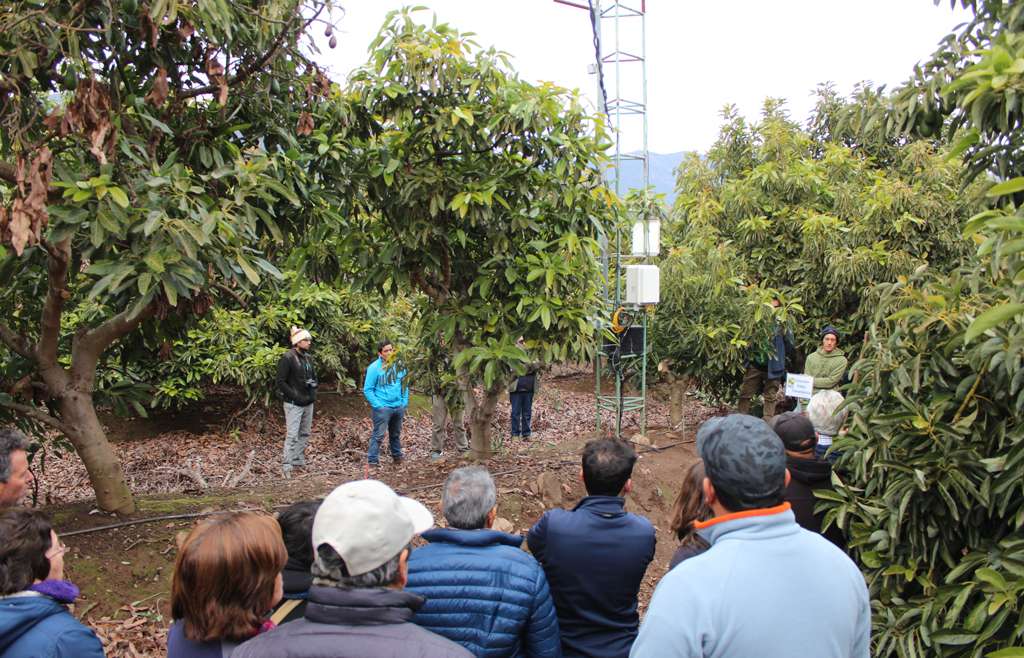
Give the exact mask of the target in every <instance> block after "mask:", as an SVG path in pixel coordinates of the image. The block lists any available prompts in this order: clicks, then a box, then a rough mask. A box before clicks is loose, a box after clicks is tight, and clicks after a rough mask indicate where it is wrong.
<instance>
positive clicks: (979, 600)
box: [825, 1, 1024, 657]
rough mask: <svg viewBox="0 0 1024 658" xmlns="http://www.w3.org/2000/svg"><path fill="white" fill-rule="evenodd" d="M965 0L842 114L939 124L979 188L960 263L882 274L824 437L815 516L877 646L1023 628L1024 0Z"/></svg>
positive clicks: (931, 647) (991, 641) (1007, 643)
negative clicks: (852, 376)
mask: <svg viewBox="0 0 1024 658" xmlns="http://www.w3.org/2000/svg"><path fill="white" fill-rule="evenodd" d="M961 4H962V5H963V6H964V7H965V8H969V9H972V10H973V11H974V12H975V17H974V19H973V20H972V21H970V22H968V23H967V24H965V25H964V26H963V27H962V28H961V29H960V30H959V31H958V32H957V33H955V34H952V35H950V36H949V37H947V38H946V39H944V40H943V42H942V43H941V44H940V46H939V49H938V50H937V51H936V53H935V54H934V55H933V56H932V58H931V59H930V60H928V61H926V62H925V63H924V64H923V65H922V66H920V67H919V68H918V69H917V70H915V72H914V75H913V77H912V78H911V79H910V81H909V82H908V83H907V84H906V85H904V86H903V87H901V88H900V89H898V90H896V92H895V93H894V94H893V95H892V96H891V97H890V98H888V99H886V102H885V103H883V104H881V105H880V106H879V107H876V108H874V110H873V111H872V112H866V113H855V114H852V115H850V116H849V117H847V120H849V121H864V122H865V123H867V122H868V121H870V122H872V125H873V126H875V127H877V133H878V134H879V135H882V136H883V137H884V138H889V139H891V138H894V137H895V136H897V135H899V134H900V133H901V132H903V131H906V132H909V133H921V132H933V131H934V130H936V129H939V130H944V131H945V134H946V135H947V136H949V137H950V138H951V139H952V140H953V141H954V142H955V143H956V146H955V148H956V150H957V151H963V153H964V157H965V161H966V164H967V167H966V171H965V174H964V177H963V183H964V184H965V185H969V184H971V183H972V181H973V182H974V184H983V185H984V186H985V187H986V188H988V189H987V196H988V198H989V200H990V201H991V204H990V207H989V208H987V209H985V210H983V211H982V212H980V213H978V214H977V215H975V216H974V217H972V218H971V219H970V220H969V221H967V222H965V223H964V224H963V227H962V228H963V231H964V234H965V236H967V237H968V238H970V239H971V240H972V242H973V243H974V245H975V247H976V249H975V250H974V251H972V253H971V254H970V255H969V257H968V258H967V259H966V261H965V262H964V264H963V266H962V267H960V268H956V269H954V270H953V271H951V272H942V271H936V270H935V269H934V268H930V267H929V268H920V269H919V270H917V271H915V272H914V273H913V274H911V275H909V276H906V277H901V278H899V279H897V280H896V281H895V282H893V283H891V284H889V285H886V286H883V287H882V288H881V290H880V296H879V298H878V299H879V302H878V304H877V305H876V307H875V311H874V312H875V316H874V322H873V324H872V326H871V328H870V333H869V336H870V341H871V343H870V349H869V350H865V356H864V358H862V359H861V361H860V363H858V364H857V365H856V370H857V371H859V372H860V377H859V378H858V380H857V382H856V383H855V384H854V385H853V386H852V387H851V390H850V391H849V396H848V405H849V408H850V412H851V413H850V431H849V434H848V435H846V436H845V437H840V438H839V439H838V440H837V441H836V443H835V447H836V450H838V451H840V452H842V453H843V456H842V458H841V459H840V462H839V467H840V469H841V470H842V471H844V475H843V477H842V480H841V481H840V482H839V483H838V486H837V487H836V491H835V492H834V493H830V494H826V496H827V498H828V500H827V502H826V503H825V505H827V506H828V512H827V517H826V518H827V519H828V520H830V521H834V522H835V523H838V524H839V525H840V526H842V527H843V528H844V529H845V530H846V532H847V534H848V535H849V537H850V540H851V541H850V546H851V547H853V555H854V557H855V558H856V559H857V560H858V562H859V563H860V564H861V568H862V570H863V571H864V574H865V577H866V578H867V581H868V584H869V587H870V591H871V595H872V599H873V608H874V618H873V622H872V626H873V629H874V630H873V635H874V638H875V640H874V641H875V650H874V651H873V655H878V656H917V655H935V656H964V657H966V656H971V657H974V656H979V657H980V656H1010V655H1021V652H1022V650H1021V649H1019V648H1017V649H1013V648H1010V647H1012V646H1017V647H1019V646H1020V645H1022V644H1024V607H1022V605H1021V602H1022V600H1024V541H1022V539H1021V538H1022V531H1024V481H1022V479H1021V477H1020V473H1021V467H1022V465H1024V421H1022V419H1024V368H1022V362H1024V294H1022V290H1024V287H1022V284H1024V258H1022V255H1021V254H1022V249H1024V211H1022V209H1021V206H1020V200H1021V192H1022V191H1024V163H1022V161H1021V160H1020V153H1021V150H1020V149H1021V145H1022V144H1024V108H1021V105H1020V93H1021V89H1024V39H1022V34H1024V31H1022V30H1024V7H1022V6H1021V5H1020V4H1019V3H999V2H970V1H965V2H962V3H961ZM936 126H938V128H936ZM886 131H888V132H886ZM978 181H984V182H983V183H978Z"/></svg>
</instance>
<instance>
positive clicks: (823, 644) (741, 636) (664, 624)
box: [630, 414, 871, 658]
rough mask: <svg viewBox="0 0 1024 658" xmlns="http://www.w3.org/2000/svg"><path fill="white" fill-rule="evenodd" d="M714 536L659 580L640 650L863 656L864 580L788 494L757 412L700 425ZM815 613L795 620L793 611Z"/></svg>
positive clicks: (654, 656)
mask: <svg viewBox="0 0 1024 658" xmlns="http://www.w3.org/2000/svg"><path fill="white" fill-rule="evenodd" d="M697 452H698V453H699V454H700V456H701V458H702V459H703V460H704V468H705V470H706V472H707V477H706V478H705V479H704V485H703V488H704V500H705V501H706V502H707V505H708V507H710V508H711V509H712V510H713V511H714V513H715V516H714V518H712V519H710V520H708V521H704V522H698V523H697V524H696V527H697V530H698V531H699V532H700V533H701V536H702V537H704V538H705V539H706V540H707V541H708V542H709V543H710V544H711V548H710V549H708V551H707V552H705V553H703V554H701V555H698V556H696V557H694V558H691V559H689V560H686V561H685V562H683V563H681V564H680V565H679V566H677V567H676V568H675V569H673V570H671V571H669V572H668V574H667V575H666V576H665V577H664V578H663V579H662V580H661V582H660V583H659V584H658V588H657V589H656V590H655V592H654V596H653V598H652V599H651V604H650V607H649V608H648V610H647V615H646V617H645V618H644V623H643V626H642V627H641V628H640V634H639V636H638V637H637V639H636V643H635V644H634V645H633V650H632V653H631V654H630V655H631V656H634V657H635V658H673V657H684V656H685V657H687V658H689V657H693V656H699V657H704V658H749V657H751V656H758V658H776V657H778V658H792V657H793V656H814V658H868V656H869V654H870V635H871V607H870V604H869V600H868V591H867V587H866V586H865V584H864V577H863V576H862V575H861V573H860V571H859V570H858V569H857V566H856V565H855V564H854V563H853V562H852V561H850V559H849V558H848V557H847V556H846V555H845V554H844V553H843V552H842V551H840V550H839V549H838V548H836V547H835V546H834V545H833V544H831V543H830V542H828V541H827V540H825V539H824V538H822V537H821V536H820V535H817V534H814V533H811V532H808V531H807V530H804V529H803V528H801V527H800V526H799V525H797V523H796V520H795V518H794V516H793V512H792V510H791V509H790V505H789V503H786V502H783V495H784V491H785V487H786V481H787V479H788V478H787V474H786V455H785V450H784V448H783V445H782V441H781V440H780V439H779V437H778V435H777V434H775V432H773V431H772V430H771V428H770V427H768V425H767V424H766V423H765V422H764V421H763V420H761V419H758V418H753V417H752V416H745V415H742V414H734V415H731V416H726V417H724V418H713V419H711V420H709V421H707V422H706V423H704V424H703V425H702V426H701V428H700V430H699V431H698V432H697ZM794 610H800V611H804V612H806V613H807V614H809V615H810V617H808V619H809V621H808V622H806V623H800V622H797V621H794V617H793V611H794Z"/></svg>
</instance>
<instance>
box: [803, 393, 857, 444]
mask: <svg viewBox="0 0 1024 658" xmlns="http://www.w3.org/2000/svg"><path fill="white" fill-rule="evenodd" d="M842 404H843V394H842V393H840V392H839V391H818V392H817V393H815V394H814V397H812V398H811V401H810V402H808V403H807V418H808V419H809V420H810V421H811V425H813V426H814V431H815V432H817V433H818V434H824V435H826V436H835V435H837V434H839V430H840V429H842V427H843V423H845V422H846V415H847V413H848V411H847V410H846V409H842V410H839V411H837V409H839V407H840V406H842Z"/></svg>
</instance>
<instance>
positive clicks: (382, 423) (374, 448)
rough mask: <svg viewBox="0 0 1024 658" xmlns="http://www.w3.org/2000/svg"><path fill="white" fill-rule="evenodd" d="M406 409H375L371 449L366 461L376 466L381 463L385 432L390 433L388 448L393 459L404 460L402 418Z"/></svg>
mask: <svg viewBox="0 0 1024 658" xmlns="http://www.w3.org/2000/svg"><path fill="white" fill-rule="evenodd" d="M403 417H405V407H374V408H373V434H371V435H370V449H369V450H368V451H367V453H366V461H368V462H370V463H371V464H376V463H378V462H379V461H380V456H379V453H378V451H379V449H380V442H381V440H382V439H383V438H384V430H387V432H388V448H389V449H390V450H391V457H392V458H393V459H401V458H402V440H401V437H402V418H403Z"/></svg>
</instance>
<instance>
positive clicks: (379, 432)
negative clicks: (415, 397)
mask: <svg viewBox="0 0 1024 658" xmlns="http://www.w3.org/2000/svg"><path fill="white" fill-rule="evenodd" d="M394 352H395V348H394V346H393V345H392V344H391V342H390V341H386V340H385V341H381V343H380V345H379V346H378V347H377V358H376V359H375V360H374V362H373V363H371V364H370V366H369V367H368V368H367V369H366V380H365V381H364V382H363V395H364V396H365V397H366V401H367V402H369V403H370V407H371V409H372V410H371V417H372V418H373V434H372V435H370V448H369V450H368V451H367V453H366V461H367V462H368V463H369V464H370V466H373V467H378V466H380V454H379V450H380V442H381V439H383V438H384V430H387V432H388V448H389V449H390V450H391V458H392V459H393V460H394V462H395V463H396V464H400V463H402V419H403V418H404V417H405V409H406V407H408V406H409V389H408V388H406V387H405V386H403V385H402V380H403V379H405V369H404V368H400V367H398V366H397V365H395V364H392V363H391V360H392V355H393V354H394Z"/></svg>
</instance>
